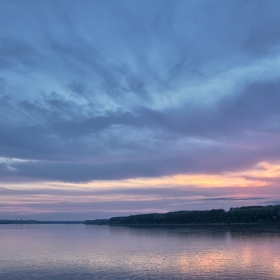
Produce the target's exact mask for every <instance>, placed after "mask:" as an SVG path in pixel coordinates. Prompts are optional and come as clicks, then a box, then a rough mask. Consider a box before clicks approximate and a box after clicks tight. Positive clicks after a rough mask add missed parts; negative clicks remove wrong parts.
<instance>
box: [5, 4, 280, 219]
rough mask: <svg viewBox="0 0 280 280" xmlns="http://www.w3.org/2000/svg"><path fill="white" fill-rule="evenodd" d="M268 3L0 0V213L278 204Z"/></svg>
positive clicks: (277, 92) (276, 57)
mask: <svg viewBox="0 0 280 280" xmlns="http://www.w3.org/2000/svg"><path fill="white" fill-rule="evenodd" d="M279 11H280V1H278V0H266V1H262V0H252V1H251V0H235V1H220V0H212V1H208V0H188V1H184V0H153V1H150V0H148V1H147V0H141V1H136V0H116V1H113V0H102V1H101V0H95V1H91V0H81V1H78V0H67V1H66V0H55V1H51V0H48V1H37V0H26V1H21V0H13V1H9V0H0V219H15V218H23V219H37V220H85V219H96V218H109V217H113V216H122V215H130V214H138V213H151V212H158V213H163V212H168V211H177V210H194V209H196V210H207V209H220V208H223V209H225V210H228V209H229V208H230V207H239V206H243V205H271V204H272V205H273V204H280V191H279V189H280V188H279V183H280V145H279V143H280V16H279Z"/></svg>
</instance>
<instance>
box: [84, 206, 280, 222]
mask: <svg viewBox="0 0 280 280" xmlns="http://www.w3.org/2000/svg"><path fill="white" fill-rule="evenodd" d="M273 222H280V205H269V206H243V207H238V208H230V210H229V211H225V210H224V209H212V210H205V211H198V210H195V211H177V212H168V213H164V214H159V213H151V214H140V215H131V216H124V217H113V218H110V219H108V220H89V221H85V223H86V224H109V225H118V224H123V225H131V224H159V225H160V224H205V223H273Z"/></svg>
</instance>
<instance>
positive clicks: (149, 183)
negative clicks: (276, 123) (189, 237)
mask: <svg viewBox="0 0 280 280" xmlns="http://www.w3.org/2000/svg"><path fill="white" fill-rule="evenodd" d="M278 178H280V164H271V163H268V162H261V163H258V164H257V165H255V166H254V167H253V168H251V169H248V170H245V171H237V172H225V173H222V174H203V173H202V174H177V175H173V176H163V177H158V178H136V179H127V180H104V181H101V180H99V181H91V182H85V183H66V182H41V183H40V182H38V183H23V184H11V183H10V184H8V188H10V189H48V190H52V189H53V190H57V189H67V190H80V191H82V190H106V189H119V188H122V189H126V188H127V189H133V188H137V187H140V188H151V187H153V188H163V187H176V186H191V187H200V188H217V187H220V188H226V187H264V186H267V185H269V184H270V182H271V180H273V179H275V180H276V179H278Z"/></svg>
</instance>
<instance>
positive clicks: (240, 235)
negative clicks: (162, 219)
mask: <svg viewBox="0 0 280 280" xmlns="http://www.w3.org/2000/svg"><path fill="white" fill-rule="evenodd" d="M0 238H1V242H2V244H1V251H0V279H97V278H98V279H236V278H240V279H279V278H280V256H279V249H280V234H279V228H273V227H271V228H243V229H240V228H227V227H225V228H222V227H217V228H210V227H208V228H207V227H206V228H186V227H176V228H170V227H169V228H168V227H166V228H165V227H146V228H145V227H109V226H83V225H23V226H21V227H17V226H15V225H8V226H0Z"/></svg>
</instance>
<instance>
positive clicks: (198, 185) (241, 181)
mask: <svg viewBox="0 0 280 280" xmlns="http://www.w3.org/2000/svg"><path fill="white" fill-rule="evenodd" d="M279 178H280V164H272V163H268V162H260V163H258V164H257V165H255V166H254V167H253V168H250V169H248V170H244V171H239V172H226V173H222V174H177V175H174V176H165V177H161V178H137V179H128V180H118V181H117V180H110V181H105V180H104V181H92V182H88V183H66V182H37V183H34V182H32V183H14V184H11V183H9V184H2V188H4V189H6V191H5V192H4V193H3V194H2V195H1V196H2V200H3V205H2V208H1V209H0V212H5V211H6V210H8V208H9V209H10V210H9V212H16V211H21V210H22V212H25V213H27V212H32V211H33V212H36V211H38V212H40V211H42V212H49V211H50V207H54V208H56V209H57V208H59V207H60V206H59V205H65V206H62V207H64V211H68V207H69V209H70V206H69V205H70V204H71V203H73V202H75V203H80V204H87V203H112V204H114V202H121V203H123V204H125V203H136V202H143V203H146V205H147V203H148V202H150V203H151V204H149V205H150V206H147V207H151V205H153V202H155V201H163V200H165V202H163V204H164V205H166V204H165V203H168V205H169V206H172V205H173V206H174V205H178V207H179V206H180V205H184V204H182V203H184V202H186V201H187V203H188V205H191V204H192V203H194V204H195V203H196V202H197V201H200V200H203V199H204V198H211V196H213V197H217V196H218V197H219V194H218V193H219V191H217V190H215V191H214V192H213V193H214V195H213V194H212V195H211V193H208V194H207V195H203V191H201V192H200V191H199V192H198V193H193V194H192V193H188V191H187V190H194V189H197V190H199V189H200V190H202V189H206V188H207V189H209V191H210V190H211V189H214V188H221V189H224V190H225V189H226V188H234V189H240V191H235V192H234V194H230V193H229V194H228V196H229V197H232V196H233V197H235V198H237V199H240V200H243V199H248V198H250V197H254V196H256V195H259V196H261V197H264V198H270V199H271V198H273V199H276V197H277V194H276V193H275V186H277V185H278V184H277V181H278V179H279ZM172 188H174V189H177V190H178V189H182V190H183V191H184V190H185V191H186V194H185V195H184V193H182V195H181V196H180V194H176V193H174V196H173V195H172V191H171V192H170V195H167V196H162V193H161V191H160V190H162V189H169V190H170V189H171V190H172ZM242 188H250V190H249V189H246V190H245V191H243V190H242ZM252 188H253V189H252ZM134 189H138V190H139V189H141V190H143V191H141V192H139V191H137V192H135V193H134V192H133V190H134ZM145 189H147V190H156V189H158V190H159V191H158V192H157V191H152V192H151V191H147V192H145ZM269 189H270V190H269ZM118 190H121V192H120V193H118ZM254 190H255V191H254ZM257 190H258V191H257ZM18 191H19V192H18ZM126 191H127V192H126ZM231 193H232V191H231ZM222 197H227V194H226V191H223V195H222ZM277 199H279V198H277ZM176 203H177V204H176ZM204 203H206V202H204ZM156 205H157V206H156V207H157V208H156V209H155V210H153V211H157V209H158V207H159V204H156ZM162 207H163V208H162V210H163V211H165V210H164V209H165V207H164V206H162ZM183 207H184V206H183ZM12 208H13V209H14V210H13V209H12ZM28 209H29V210H28ZM104 209H105V208H104ZM166 209H168V208H166ZM105 210H106V209H105ZM116 210H117V209H116ZM125 210H126V208H125V206H124V205H123V211H125ZM130 212H133V209H131V211H130Z"/></svg>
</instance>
